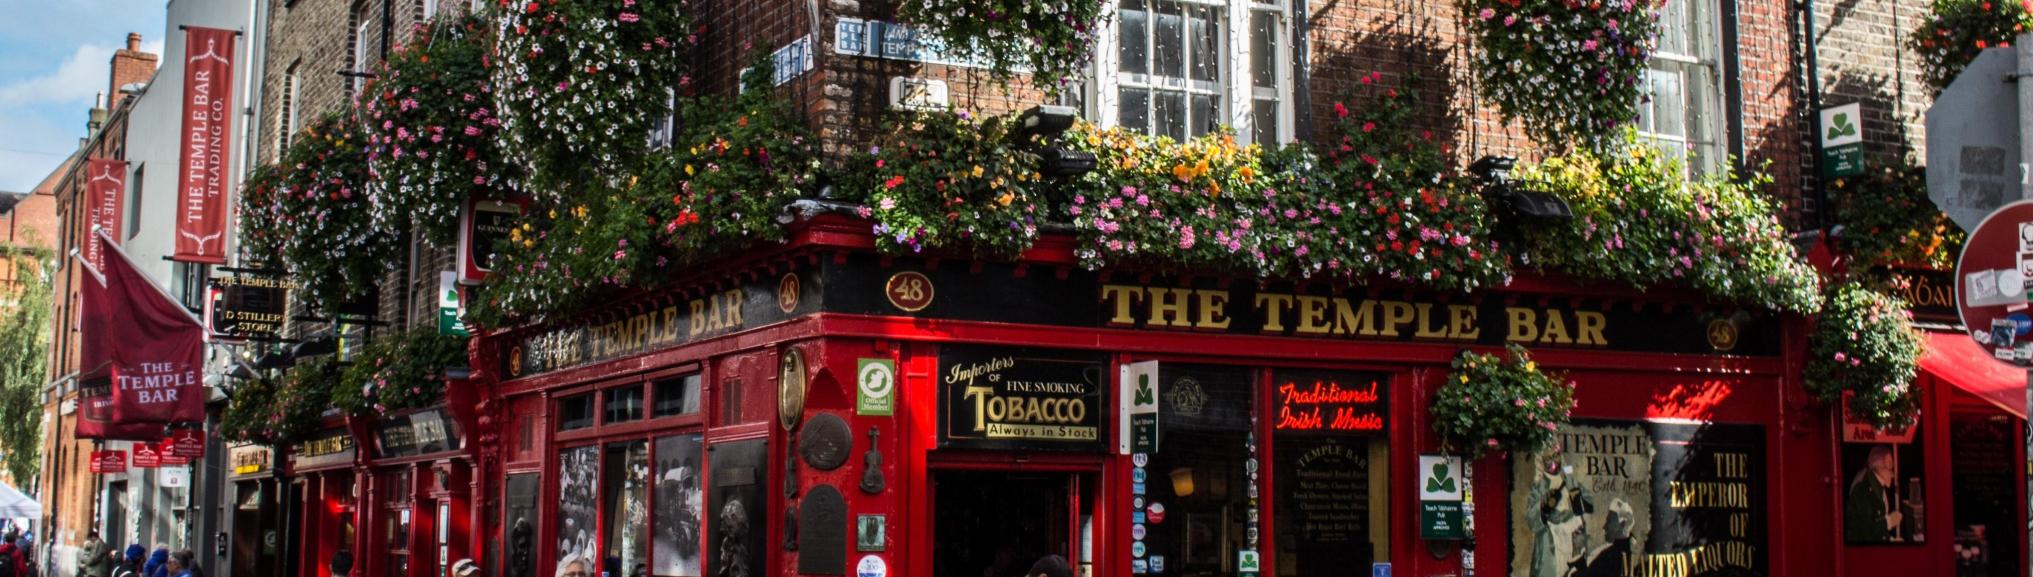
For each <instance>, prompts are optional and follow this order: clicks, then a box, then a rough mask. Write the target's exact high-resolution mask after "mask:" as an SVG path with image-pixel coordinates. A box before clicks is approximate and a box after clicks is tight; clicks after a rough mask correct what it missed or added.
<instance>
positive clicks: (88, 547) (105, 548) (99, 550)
mask: <svg viewBox="0 0 2033 577" xmlns="http://www.w3.org/2000/svg"><path fill="white" fill-rule="evenodd" d="M13 543H14V536H13V535H8V536H7V543H6V544H0V549H5V548H8V547H12V546H13ZM17 569H26V567H18V568H17ZM112 570H113V547H112V546H111V545H107V544H106V541H105V540H103V539H100V538H99V530H98V529H93V530H91V531H90V532H87V533H85V545H84V546H83V547H79V548H78V577H106V574H107V573H109V572H111V571H112ZM15 574H16V575H18V576H19V577H27V575H28V572H27V571H16V572H15Z"/></svg>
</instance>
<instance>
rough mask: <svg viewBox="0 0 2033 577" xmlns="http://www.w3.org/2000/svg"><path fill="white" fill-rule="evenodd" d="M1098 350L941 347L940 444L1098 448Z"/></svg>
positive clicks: (1102, 405) (1101, 410)
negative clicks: (1088, 353)
mask: <svg viewBox="0 0 2033 577" xmlns="http://www.w3.org/2000/svg"><path fill="white" fill-rule="evenodd" d="M1104 367H1105V363H1104V361H1103V359H1102V357H1100V356H1099V355H1091V354H1090V355H1081V354H1075V353H1066V352H1057V351H1038V350H1030V349H1015V348H992V347H964V346H949V347H945V348H942V349H940V351H939V373H938V379H939V412H940V416H939V421H940V423H941V426H940V429H939V444H940V446H941V447H950V448H979V449H1042V450H1062V451H1063V450H1077V451H1090V450H1091V451H1100V450H1102V443H1101V422H1102V416H1103V415H1104V414H1106V413H1107V410H1108V407H1107V405H1106V397H1104V396H1103V395H1102V394H1101V392H1102V389H1103V388H1105V387H1106V386H1107V380H1106V379H1105V378H1104V375H1105V374H1106V373H1105V371H1104Z"/></svg>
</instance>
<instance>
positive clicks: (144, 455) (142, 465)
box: [134, 443, 162, 469]
mask: <svg viewBox="0 0 2033 577" xmlns="http://www.w3.org/2000/svg"><path fill="white" fill-rule="evenodd" d="M161 450H162V448H161V447H159V446H156V445H155V444H153V443H135V444H134V468H136V469H153V468H156V467H160V466H162V453H161V452H160V451H161Z"/></svg>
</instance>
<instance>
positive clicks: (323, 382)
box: [219, 359, 339, 447]
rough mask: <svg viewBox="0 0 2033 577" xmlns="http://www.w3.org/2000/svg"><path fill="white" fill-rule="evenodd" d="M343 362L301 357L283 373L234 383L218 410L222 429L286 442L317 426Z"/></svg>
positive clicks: (240, 438)
mask: <svg viewBox="0 0 2033 577" xmlns="http://www.w3.org/2000/svg"><path fill="white" fill-rule="evenodd" d="M338 376H339V367H338V366H337V365H336V364H334V363H333V362H332V361H331V360H330V359H317V360H311V361H305V362H302V363H298V364H297V365H296V366H294V367H290V368H289V370H287V371H284V372H283V375H282V378H281V379H267V378H262V379H253V380H249V381H244V382H243V383H242V384H241V385H240V386H239V387H238V388H236V389H234V391H233V396H232V398H231V399H230V400H229V401H227V403H226V409H225V411H223V412H222V413H221V414H220V416H219V434H220V435H221V436H223V437H225V438H226V440H228V441H235V442H242V443H259V444H263V445H269V446H273V447H282V446H287V445H289V444H291V443H295V442H298V441H301V440H303V439H305V438H307V437H309V436H310V435H311V434H312V433H315V432H317V430H318V423H319V420H320V419H321V418H322V416H323V415H324V413H325V411H326V410H327V409H330V408H331V407H332V397H333V391H334V389H336V388H338V382H339V381H338Z"/></svg>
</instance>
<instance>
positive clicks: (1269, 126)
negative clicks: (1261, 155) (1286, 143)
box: [1250, 100, 1278, 145]
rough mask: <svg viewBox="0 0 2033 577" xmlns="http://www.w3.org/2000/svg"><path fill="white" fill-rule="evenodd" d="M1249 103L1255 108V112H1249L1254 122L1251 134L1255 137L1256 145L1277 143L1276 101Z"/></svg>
mask: <svg viewBox="0 0 2033 577" xmlns="http://www.w3.org/2000/svg"><path fill="white" fill-rule="evenodd" d="M1250 102H1252V103H1254V107H1255V110H1253V111H1251V116H1252V117H1253V119H1254V120H1255V121H1256V129H1255V130H1254V131H1253V132H1252V134H1253V135H1254V136H1255V137H1256V142H1257V144H1263V145H1269V144H1271V143H1275V142H1277V141H1278V101H1276V100H1252V101H1250Z"/></svg>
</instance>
